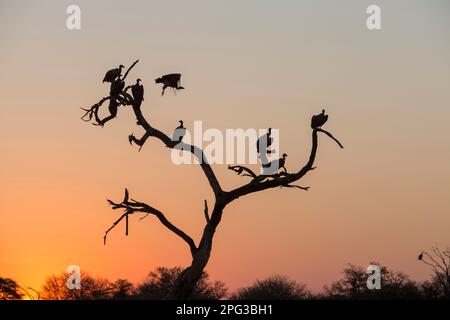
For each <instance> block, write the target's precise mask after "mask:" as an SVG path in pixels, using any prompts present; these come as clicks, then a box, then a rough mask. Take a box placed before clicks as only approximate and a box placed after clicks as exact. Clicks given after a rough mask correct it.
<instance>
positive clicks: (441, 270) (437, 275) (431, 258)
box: [418, 244, 450, 299]
mask: <svg viewBox="0 0 450 320" xmlns="http://www.w3.org/2000/svg"><path fill="white" fill-rule="evenodd" d="M418 260H420V261H422V262H423V263H424V264H426V265H427V266H429V267H430V268H431V269H432V270H433V273H434V275H433V276H434V279H435V280H436V284H437V285H438V286H439V287H440V290H441V291H442V293H443V294H444V297H445V299H450V247H447V248H446V249H445V250H441V249H439V247H438V245H437V244H436V245H435V246H433V247H431V251H430V252H427V251H422V252H421V253H420V254H419V257H418Z"/></svg>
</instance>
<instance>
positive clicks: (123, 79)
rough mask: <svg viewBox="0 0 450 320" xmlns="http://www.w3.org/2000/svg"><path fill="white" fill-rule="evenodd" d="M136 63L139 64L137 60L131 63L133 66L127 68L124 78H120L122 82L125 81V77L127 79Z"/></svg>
mask: <svg viewBox="0 0 450 320" xmlns="http://www.w3.org/2000/svg"><path fill="white" fill-rule="evenodd" d="M138 62H139V59H137V60H136V61H135V62H133V64H132V65H131V66H130V67H129V68H128V70H127V72H125V74H124V76H123V77H122V81H125V79H126V77H127V75H128V72H130V70H131V69H133V67H134V66H135V65H136V63H138Z"/></svg>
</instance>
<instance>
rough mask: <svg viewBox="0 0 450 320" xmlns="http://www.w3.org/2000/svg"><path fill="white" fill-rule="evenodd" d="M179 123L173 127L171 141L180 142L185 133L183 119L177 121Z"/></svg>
mask: <svg viewBox="0 0 450 320" xmlns="http://www.w3.org/2000/svg"><path fill="white" fill-rule="evenodd" d="M178 122H179V123H180V125H179V126H178V127H176V128H175V130H174V131H173V134H172V141H178V142H181V141H182V140H183V138H184V136H185V135H186V128H185V127H184V126H183V120H180V121H178Z"/></svg>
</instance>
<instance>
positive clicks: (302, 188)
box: [280, 184, 309, 191]
mask: <svg viewBox="0 0 450 320" xmlns="http://www.w3.org/2000/svg"><path fill="white" fill-rule="evenodd" d="M280 188H298V189H301V190H305V191H308V190H309V187H302V186H299V185H296V184H287V185H284V186H280Z"/></svg>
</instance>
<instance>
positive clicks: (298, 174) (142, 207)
mask: <svg viewBox="0 0 450 320" xmlns="http://www.w3.org/2000/svg"><path fill="white" fill-rule="evenodd" d="M138 61H139V60H137V61H135V62H134V63H133V64H132V65H131V67H130V68H128V70H127V72H126V73H125V75H124V76H123V78H122V77H121V76H119V77H118V80H117V81H124V80H125V77H126V76H127V74H128V72H129V71H130V70H131V68H132V67H133V66H135V65H136V63H137V62H138ZM130 88H131V86H126V87H124V89H123V90H122V92H120V93H115V94H114V95H113V96H111V95H110V96H108V97H105V98H103V99H101V100H100V101H99V102H98V103H96V104H95V105H93V106H92V107H91V108H89V109H83V110H84V111H85V114H84V115H83V117H82V119H84V120H85V121H91V120H92V119H94V120H95V121H96V124H98V125H103V124H105V119H103V120H101V119H99V117H98V110H99V108H100V107H101V106H102V104H103V103H104V102H105V101H107V100H113V101H116V104H115V105H117V106H118V105H119V104H120V105H123V106H131V108H132V109H133V112H134V115H135V116H136V120H137V122H136V123H137V125H138V126H140V127H141V128H142V129H143V130H144V134H143V135H142V137H141V138H136V137H135V136H134V135H130V136H129V141H130V143H133V142H134V143H135V144H137V145H138V146H139V147H142V146H143V145H144V144H145V142H146V141H147V139H148V138H150V137H153V138H155V139H157V140H159V141H161V142H162V143H163V144H164V145H165V146H166V147H167V148H169V149H175V148H176V149H178V150H183V151H185V152H190V153H192V154H193V155H194V156H195V157H196V158H197V160H198V163H199V166H200V168H201V169H202V170H203V173H204V175H205V177H206V179H207V180H208V182H209V185H210V187H211V189H212V191H213V193H214V204H213V206H212V210H211V212H210V211H209V210H208V206H207V203H206V201H205V208H204V216H205V225H204V227H203V233H202V236H201V239H200V240H199V241H198V242H197V244H196V242H195V241H194V239H192V237H191V236H189V235H188V234H187V233H186V232H184V231H182V230H181V229H180V228H178V227H176V226H175V225H174V224H173V223H172V222H170V221H169V220H168V219H167V217H166V215H165V214H164V213H163V212H162V211H160V210H158V209H156V208H155V207H153V206H151V205H149V204H147V203H144V202H140V201H136V200H133V199H130V197H129V194H128V190H127V189H125V195H124V198H123V200H122V201H121V202H114V201H111V200H108V202H109V203H110V204H111V206H112V208H113V209H121V210H123V214H122V215H121V216H120V217H119V218H118V219H117V220H116V221H115V222H114V223H113V226H112V227H111V228H110V229H108V230H107V231H106V233H105V241H106V236H107V234H108V232H109V231H110V230H111V229H113V228H114V227H115V226H117V225H118V224H119V223H120V222H121V221H122V220H125V225H126V228H125V229H126V234H128V217H129V215H132V214H135V213H144V214H146V215H154V216H155V217H157V218H158V219H159V221H160V222H161V223H162V224H163V225H164V226H165V227H166V228H167V229H169V230H170V231H172V232H173V233H174V234H176V235H177V236H178V237H180V238H181V239H182V240H183V241H185V242H186V244H187V245H188V247H189V250H190V253H191V256H192V261H191V264H190V266H188V267H186V268H185V269H184V270H183V271H182V272H180V274H179V276H178V278H177V280H176V281H175V282H174V283H173V287H172V289H171V290H170V292H169V293H168V294H167V297H166V298H167V299H186V298H188V297H189V296H190V295H191V294H192V293H193V291H194V288H195V287H196V284H197V282H198V281H199V280H200V279H201V277H202V275H203V270H204V269H205V267H206V265H207V263H208V261H209V258H210V255H211V248H212V243H213V238H214V235H215V232H216V229H217V227H218V225H219V224H220V222H221V220H222V214H223V211H224V209H225V207H226V206H227V205H228V204H230V203H231V202H233V201H235V200H237V199H239V198H242V197H244V196H246V195H249V194H252V193H256V192H260V191H264V190H268V189H274V188H279V187H285V188H298V189H300V190H308V188H305V187H302V186H298V185H295V184H294V183H295V182H297V181H298V180H300V179H302V178H303V177H304V176H305V175H306V174H307V173H309V172H310V171H312V170H313V169H314V161H315V158H316V152H317V148H318V133H323V134H325V135H327V136H328V137H330V138H331V139H333V140H334V141H335V142H336V143H337V144H338V145H339V146H340V147H341V148H343V146H342V144H341V143H340V142H339V141H338V140H337V139H336V138H334V136H333V135H332V134H331V133H329V132H328V131H326V130H324V129H321V128H313V129H312V146H311V151H310V154H309V158H308V161H307V162H306V164H305V165H303V166H301V167H300V168H298V169H297V170H296V171H294V172H292V173H289V172H280V173H278V172H277V173H274V174H273V175H257V174H255V173H254V172H253V171H252V170H251V169H249V168H246V167H243V166H234V167H229V169H230V170H233V171H235V172H238V174H239V173H240V172H242V171H243V170H245V172H246V174H245V175H244V176H248V177H250V178H251V179H250V181H249V182H248V183H245V184H244V185H242V186H240V187H237V188H235V189H232V190H224V189H223V188H222V186H221V184H220V182H219V180H218V179H217V177H216V175H215V173H214V171H213V169H212V167H211V165H210V164H209V161H208V159H207V158H206V156H205V154H204V153H203V150H201V149H200V148H199V147H197V146H194V145H190V144H188V143H185V142H180V141H173V140H172V139H171V138H170V137H169V136H167V135H166V134H165V133H163V132H162V131H160V130H158V129H156V127H155V126H154V125H151V124H150V123H149V122H148V121H147V119H146V118H145V117H144V115H143V113H142V111H141V103H142V100H135V99H134V98H133V97H132V96H131V95H130V94H129V93H128V92H127V91H128V90H129V89H130ZM110 111H111V110H110ZM86 117H87V118H86ZM107 118H108V121H109V120H111V119H112V118H114V115H113V114H112V115H111V116H109V117H107Z"/></svg>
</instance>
